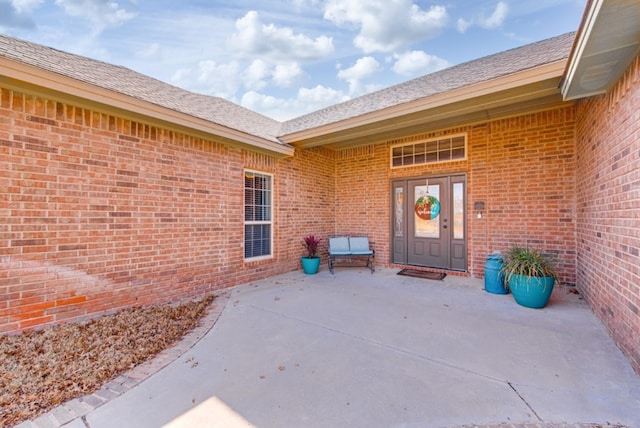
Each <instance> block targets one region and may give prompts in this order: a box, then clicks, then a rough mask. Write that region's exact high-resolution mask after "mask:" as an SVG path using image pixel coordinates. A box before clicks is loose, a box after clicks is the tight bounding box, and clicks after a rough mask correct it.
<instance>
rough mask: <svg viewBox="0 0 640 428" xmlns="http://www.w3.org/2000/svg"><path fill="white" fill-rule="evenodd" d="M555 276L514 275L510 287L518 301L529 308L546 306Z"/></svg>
mask: <svg viewBox="0 0 640 428" xmlns="http://www.w3.org/2000/svg"><path fill="white" fill-rule="evenodd" d="M554 283H555V278H553V277H531V276H524V275H513V276H511V279H509V288H510V289H511V294H513V297H514V299H515V300H516V303H518V304H519V305H521V306H525V307H527V308H533V309H540V308H544V307H545V306H546V305H547V303H548V302H549V298H550V297H551V292H552V291H553V285H554Z"/></svg>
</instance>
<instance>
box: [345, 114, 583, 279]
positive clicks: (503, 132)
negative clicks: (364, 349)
mask: <svg viewBox="0 0 640 428" xmlns="http://www.w3.org/2000/svg"><path fill="white" fill-rule="evenodd" d="M462 132H465V133H467V136H468V149H467V150H468V156H467V160H464V161H455V162H448V163H441V164H433V165H427V166H414V167H404V168H396V169H391V168H390V159H389V156H390V154H389V153H390V146H391V145H394V144H399V143H410V142H417V141H420V140H424V139H430V138H434V137H439V136H442V135H451V134H458V133H462ZM336 165H337V168H336V232H338V233H365V234H368V235H369V236H373V239H374V240H375V242H376V259H377V262H378V263H385V264H389V235H390V231H389V228H390V218H389V210H390V181H391V180H393V179H398V178H409V177H422V176H429V175H445V174H456V173H466V174H467V180H468V207H467V210H468V214H469V216H468V223H467V224H468V236H469V247H468V261H469V274H470V275H472V276H475V277H483V275H484V262H485V261H486V255H487V254H488V253H490V252H492V251H494V250H501V251H505V250H507V249H508V248H509V247H510V246H511V245H512V244H514V243H518V244H527V245H530V246H534V247H537V248H541V249H544V250H545V251H546V252H549V253H552V254H554V256H555V257H556V261H557V264H558V268H559V271H560V275H561V280H562V281H563V282H565V283H569V284H575V254H576V249H575V233H576V230H575V227H576V224H575V203H576V202H575V111H574V107H573V106H568V107H564V108H559V109H556V110H551V111H543V112H538V113H532V114H528V115H523V116H518V117H513V118H509V119H504V120H497V121H492V122H488V123H484V124H478V125H474V126H469V127H460V128H455V129H449V130H446V131H441V132H434V133H428V134H423V135H416V136H412V137H410V138H405V139H401V140H393V141H388V142H385V143H381V144H375V145H370V146H365V147H361V148H358V149H347V150H344V151H342V152H340V153H339V154H338V160H337V163H336ZM476 201H483V202H485V206H486V210H485V212H484V213H483V217H482V218H481V219H478V218H477V216H476V215H474V214H475V213H474V211H473V203H474V202H476Z"/></svg>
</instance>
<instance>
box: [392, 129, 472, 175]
mask: <svg viewBox="0 0 640 428" xmlns="http://www.w3.org/2000/svg"><path fill="white" fill-rule="evenodd" d="M466 157H467V136H466V134H459V135H453V136H450V137H444V138H436V139H433V140H427V141H421V142H419V143H411V144H402V145H397V146H392V147H391V167H392V168H397V167H402V166H412V165H424V164H428V163H437V162H449V161H455V160H463V159H466Z"/></svg>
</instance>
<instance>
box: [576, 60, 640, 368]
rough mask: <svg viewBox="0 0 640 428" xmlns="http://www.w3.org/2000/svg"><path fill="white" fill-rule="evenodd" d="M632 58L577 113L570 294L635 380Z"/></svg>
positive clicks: (638, 287) (636, 97) (637, 168)
mask: <svg viewBox="0 0 640 428" xmlns="http://www.w3.org/2000/svg"><path fill="white" fill-rule="evenodd" d="M639 81H640V58H636V59H635V61H634V62H633V63H632V65H631V66H630V67H629V69H628V70H627V72H626V74H625V75H624V76H623V77H622V79H621V80H620V81H619V83H618V84H617V85H616V86H615V87H614V88H613V89H612V90H611V91H610V92H609V93H608V94H607V95H602V96H598V97H593V98H590V99H586V100H584V101H581V102H580V103H579V104H578V108H577V133H578V139H577V152H578V157H577V170H578V173H577V207H578V212H577V222H578V227H577V231H578V236H577V238H578V239H577V242H578V260H577V270H578V272H577V277H578V287H579V288H580V291H581V292H582V294H583V295H584V296H585V297H586V299H587V300H588V301H589V303H590V304H591V307H592V308H593V310H594V311H595V313H596V314H597V315H598V317H600V319H602V321H603V322H604V324H605V325H606V327H607V329H608V330H609V333H610V334H611V336H612V337H613V339H614V340H615V342H616V343H617V344H618V346H619V347H620V348H621V349H622V351H623V352H624V353H625V354H626V355H627V356H628V358H629V360H630V361H631V364H632V366H633V367H634V369H635V370H636V371H637V372H640V214H639V213H640V86H639V85H638V82H639Z"/></svg>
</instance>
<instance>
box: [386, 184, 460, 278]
mask: <svg viewBox="0 0 640 428" xmlns="http://www.w3.org/2000/svg"><path fill="white" fill-rule="evenodd" d="M392 192H393V195H392V200H393V204H394V209H393V212H394V213H393V217H394V218H393V225H394V226H393V229H394V230H393V231H392V237H393V239H392V245H393V249H392V254H393V257H392V258H393V262H394V263H399V264H408V265H414V266H424V267H432V268H439V269H451V270H466V269H467V247H466V228H465V225H466V222H465V221H466V177H465V176H464V175H452V176H444V177H424V178H414V179H407V180H398V181H394V182H393V183H392Z"/></svg>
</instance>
